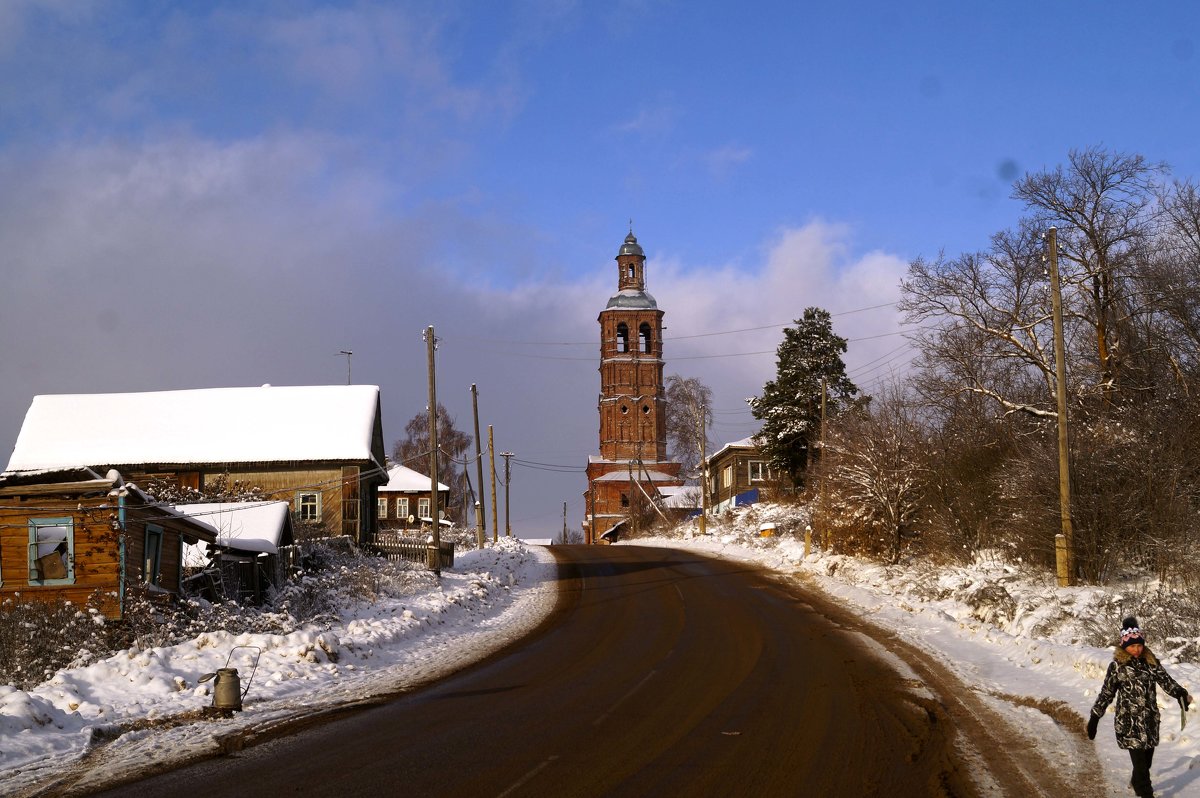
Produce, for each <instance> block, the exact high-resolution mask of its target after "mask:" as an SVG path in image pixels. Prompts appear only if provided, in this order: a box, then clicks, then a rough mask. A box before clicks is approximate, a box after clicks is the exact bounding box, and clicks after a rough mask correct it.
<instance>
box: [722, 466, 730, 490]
mask: <svg viewBox="0 0 1200 798" xmlns="http://www.w3.org/2000/svg"><path fill="white" fill-rule="evenodd" d="M721 487H724V488H731V487H733V466H731V465H727V466H725V467H724V468H722V469H721Z"/></svg>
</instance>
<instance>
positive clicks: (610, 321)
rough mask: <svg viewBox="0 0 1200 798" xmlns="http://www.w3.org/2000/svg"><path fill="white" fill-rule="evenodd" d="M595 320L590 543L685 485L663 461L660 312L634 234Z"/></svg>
mask: <svg viewBox="0 0 1200 798" xmlns="http://www.w3.org/2000/svg"><path fill="white" fill-rule="evenodd" d="M597 320H598V321H599V322H600V398H599V401H598V410H599V412H600V454H599V456H596V455H592V456H591V457H589V458H588V467H587V478H588V491H587V493H586V494H584V502H585V504H584V508H585V509H584V512H585V519H584V522H583V533H584V539H585V540H586V541H587V542H588V543H595V542H596V541H597V540H598V539H599V538H600V536H601V535H603V534H604V533H605V532H607V531H609V530H611V529H612V528H613V527H614V526H617V525H623V526H628V525H629V523H630V522H631V519H632V518H633V517H634V515H635V514H636V513H638V512H639V511H642V510H646V509H648V502H649V501H650V499H651V498H656V497H657V496H658V489H659V488H662V487H667V486H679V485H683V484H684V481H683V479H681V478H680V476H679V472H680V469H681V468H682V466H681V464H680V463H677V462H672V461H669V460H667V424H666V404H665V400H664V398H663V366H664V365H665V364H664V361H663V356H662V355H663V349H662V330H663V324H662V320H663V311H661V310H659V309H658V303H656V302H655V301H654V297H652V296H650V294H648V293H647V292H646V254H645V252H643V251H642V248H641V246H639V245H638V240H637V237H636V236H634V234H633V231H632V230H630V231H629V235H627V236H625V242H624V243H623V244H621V248H620V249H619V250H618V251H617V293H615V294H613V295H612V297H610V298H609V300H608V305H607V306H605V308H604V310H602V311H600V316H599V318H598V319H597ZM622 522H624V524H622Z"/></svg>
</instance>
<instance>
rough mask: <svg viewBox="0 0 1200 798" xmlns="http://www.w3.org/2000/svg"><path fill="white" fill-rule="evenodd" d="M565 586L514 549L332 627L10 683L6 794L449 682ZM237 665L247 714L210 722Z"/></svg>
mask: <svg viewBox="0 0 1200 798" xmlns="http://www.w3.org/2000/svg"><path fill="white" fill-rule="evenodd" d="M553 577H554V566H553V557H552V556H551V555H550V553H549V551H548V550H546V549H544V548H540V547H531V546H525V545H523V544H521V543H519V542H517V541H514V540H505V541H501V542H500V543H499V544H498V545H497V546H496V547H493V548H488V549H484V550H482V551H469V552H465V553H463V554H460V555H459V556H457V557H456V558H455V566H454V568H453V569H452V570H447V571H444V572H443V574H442V579H441V584H440V586H439V587H437V588H434V589H432V590H429V591H426V592H423V593H417V594H415V595H409V596H404V597H402V598H388V597H381V598H380V599H379V600H378V601H376V602H375V603H373V604H371V605H364V606H359V607H357V608H355V609H353V610H347V611H345V612H344V613H343V617H342V618H341V622H340V623H337V624H334V625H332V626H330V627H329V628H316V627H307V628H305V629H303V630H301V631H297V632H294V633H292V634H288V635H269V634H243V635H238V636H234V635H231V634H229V633H227V632H221V631H213V632H209V633H207V634H203V635H201V636H199V637H197V638H195V639H194V640H192V641H190V642H188V643H183V644H180V645H175V646H170V647H167V648H152V649H147V650H128V651H124V652H120V653H118V654H116V655H114V656H111V657H109V658H107V659H104V660H101V661H99V662H95V663H93V664H91V665H88V666H86V667H82V668H76V669H72V670H63V671H59V672H58V673H57V674H55V676H54V677H53V678H52V679H50V680H49V681H47V682H45V683H43V684H41V685H39V686H38V687H37V688H35V689H33V690H30V691H28V692H26V691H23V690H18V689H16V688H14V687H12V686H0V795H5V796H9V795H21V794H31V793H33V792H39V791H41V790H42V789H44V788H45V786H46V785H47V784H50V783H53V781H54V780H55V779H58V778H61V777H62V775H63V773H64V771H67V770H68V769H69V768H70V767H71V765H73V764H74V763H77V762H79V761H81V759H84V758H87V757H88V754H89V753H90V752H94V751H96V750H97V749H98V748H99V747H100V746H103V747H104V751H103V756H102V757H100V756H96V757H94V758H89V759H88V766H89V776H88V780H89V781H88V782H83V783H81V784H80V785H79V786H84V787H86V785H87V783H89V782H90V783H95V784H100V783H102V782H103V780H105V779H108V778H110V777H113V776H119V775H121V774H129V773H135V772H138V771H141V770H144V769H146V768H147V767H154V766H155V765H156V764H157V765H160V766H161V765H165V763H166V762H167V761H168V760H170V761H177V760H183V759H187V758H191V757H195V756H202V755H204V754H206V753H211V752H212V751H214V750H217V749H219V748H221V746H222V745H228V743H227V742H226V741H228V740H231V739H235V738H237V737H238V736H240V735H246V734H258V733H263V732H266V731H269V730H270V729H271V728H272V727H274V726H278V725H280V724H283V723H285V722H287V721H289V720H294V719H296V718H299V717H302V716H305V715H312V714H316V713H319V712H322V711H328V710H331V709H334V708H341V707H345V706H348V705H353V704H355V703H358V702H363V701H367V700H370V699H371V697H372V696H378V695H383V694H387V693H394V692H398V691H401V690H405V689H409V688H412V687H415V686H417V685H420V684H423V683H426V682H429V681H431V680H434V679H436V678H439V677H441V676H444V675H447V674H448V673H450V672H452V671H454V670H457V669H459V668H461V667H463V666H464V665H466V664H469V663H471V662H474V661H476V660H478V659H481V658H483V657H484V656H486V655H487V654H489V653H491V652H492V651H495V650H497V649H499V648H500V647H502V646H504V645H506V644H508V643H510V642H512V641H514V640H516V639H518V638H520V637H521V636H523V635H524V634H526V633H528V632H530V631H532V629H533V628H534V627H535V626H536V625H537V624H538V623H539V622H540V621H541V620H542V619H543V618H544V617H545V616H546V615H547V613H548V612H549V611H550V609H551V608H552V607H553V605H554V600H555V590H556V588H555V584H554V578H553ZM239 646H242V647H244V648H237V647H239ZM257 649H261V655H260V657H261V658H260V659H259V662H258V667H257V670H254V667H253V666H254V660H255V656H256V654H257ZM231 656H232V660H230V661H229V665H230V666H231V667H236V668H238V671H239V674H238V675H239V677H240V680H241V686H242V688H243V690H245V692H246V698H245V702H244V710H243V711H242V712H239V713H235V714H234V716H233V717H232V718H229V719H208V720H199V719H198V718H199V716H200V715H201V713H202V712H203V709H204V708H205V707H209V706H210V705H211V704H212V695H211V688H212V686H213V682H212V681H209V682H207V683H205V684H199V683H198V679H199V677H200V676H201V675H202V674H205V673H211V672H213V671H216V670H217V668H221V667H225V665H226V662H227V660H229V658H230V657H231ZM114 738H115V739H114ZM81 770H82V768H81Z"/></svg>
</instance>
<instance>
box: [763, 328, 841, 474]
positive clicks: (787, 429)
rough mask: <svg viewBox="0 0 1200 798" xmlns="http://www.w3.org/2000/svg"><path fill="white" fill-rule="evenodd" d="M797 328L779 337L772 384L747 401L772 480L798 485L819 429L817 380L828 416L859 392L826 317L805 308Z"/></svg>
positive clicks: (819, 403)
mask: <svg viewBox="0 0 1200 798" xmlns="http://www.w3.org/2000/svg"><path fill="white" fill-rule="evenodd" d="M795 324H796V326H794V327H788V328H786V329H784V331H783V342H782V343H780V344H779V348H778V349H776V350H775V353H776V375H775V379H773V380H771V381H769V382H768V383H767V384H766V385H764V386H763V391H762V396H757V397H751V398H750V399H748V400H747V401H748V402H749V404H750V410H751V413H753V415H754V417H755V418H756V419H758V420H759V421H761V422H762V427H761V429H759V432H758V434H757V435H756V436H755V440H756V441H757V442H758V444H759V447H760V448H761V450H762V452H763V455H765V456H766V457H767V458H768V459H769V460H770V462H771V467H772V468H773V469H774V470H775V473H776V474H779V475H781V476H782V475H787V476H788V477H789V478H790V479H791V480H792V484H793V485H795V484H798V483H799V482H800V477H801V474H802V472H803V471H804V469H805V467H806V466H807V465H808V461H809V452H810V449H811V447H812V443H813V442H815V441H816V440H817V439H818V438H819V436H820V429H821V380H822V379H824V380H825V382H826V386H827V387H826V403H825V412H826V415H827V416H832V415H834V414H836V413H837V411H838V410H839V409H840V408H843V407H846V406H848V405H849V404H850V403H851V402H853V401H854V397H855V395H856V394H857V393H858V388H857V387H856V386H855V385H854V383H853V382H851V381H850V379H849V378H848V377H847V376H846V364H845V363H843V362H842V354H843V353H844V352H845V351H846V339H845V338H842V337H840V336H838V335H835V334H834V332H833V322H832V320H831V318H830V315H829V312H828V311H826V310H822V309H821V308H806V309H805V311H804V317H803V318H800V319H797V320H796V323H795Z"/></svg>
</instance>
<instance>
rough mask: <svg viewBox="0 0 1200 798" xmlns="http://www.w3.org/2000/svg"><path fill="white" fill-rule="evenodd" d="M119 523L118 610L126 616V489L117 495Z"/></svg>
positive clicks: (122, 616) (122, 615)
mask: <svg viewBox="0 0 1200 798" xmlns="http://www.w3.org/2000/svg"><path fill="white" fill-rule="evenodd" d="M117 525H118V526H119V527H120V533H119V535H118V537H117V553H118V557H117V563H118V564H117V568H118V570H117V574H118V577H117V611H118V612H120V613H121V618H122V619H124V618H125V537H126V535H125V491H121V492H120V493H119V494H118V495H117Z"/></svg>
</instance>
